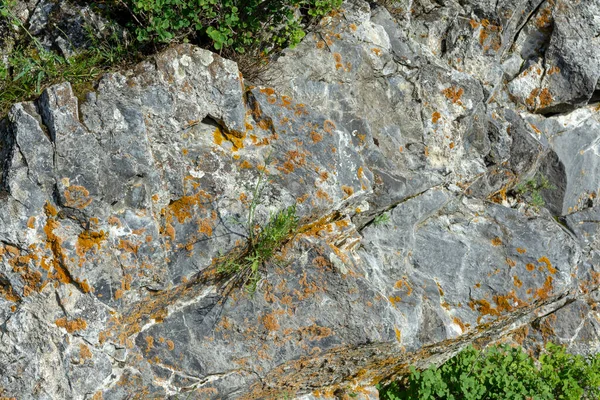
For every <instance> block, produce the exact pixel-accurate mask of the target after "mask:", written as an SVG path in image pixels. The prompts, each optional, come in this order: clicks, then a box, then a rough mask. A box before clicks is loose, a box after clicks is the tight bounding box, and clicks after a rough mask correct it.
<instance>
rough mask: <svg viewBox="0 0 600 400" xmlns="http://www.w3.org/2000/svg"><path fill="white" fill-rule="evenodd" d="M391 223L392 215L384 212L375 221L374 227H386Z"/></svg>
mask: <svg viewBox="0 0 600 400" xmlns="http://www.w3.org/2000/svg"><path fill="white" fill-rule="evenodd" d="M389 222H390V214H389V213H388V212H384V213H383V214H379V215H378V216H376V217H375V218H374V219H373V225H375V226H380V225H385V224H387V223H389Z"/></svg>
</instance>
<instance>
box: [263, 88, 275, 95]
mask: <svg viewBox="0 0 600 400" xmlns="http://www.w3.org/2000/svg"><path fill="white" fill-rule="evenodd" d="M260 92H261V93H263V94H266V95H267V96H273V95H274V94H275V90H274V89H273V88H263V89H260Z"/></svg>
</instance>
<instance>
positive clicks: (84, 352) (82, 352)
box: [79, 343, 92, 360]
mask: <svg viewBox="0 0 600 400" xmlns="http://www.w3.org/2000/svg"><path fill="white" fill-rule="evenodd" d="M79 357H80V358H81V359H82V360H86V359H88V358H92V352H91V351H90V348H89V347H87V346H86V345H85V344H83V343H81V344H80V345H79Z"/></svg>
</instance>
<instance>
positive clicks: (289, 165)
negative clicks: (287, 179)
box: [277, 150, 306, 174]
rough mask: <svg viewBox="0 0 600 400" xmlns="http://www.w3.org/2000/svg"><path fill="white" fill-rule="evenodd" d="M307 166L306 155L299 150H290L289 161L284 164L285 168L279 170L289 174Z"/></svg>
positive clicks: (288, 153)
mask: <svg viewBox="0 0 600 400" xmlns="http://www.w3.org/2000/svg"><path fill="white" fill-rule="evenodd" d="M305 164H306V155H305V154H304V153H301V152H299V151H298V150H290V151H288V152H287V161H286V162H284V163H283V166H281V167H277V169H278V170H280V171H282V172H284V173H286V174H289V173H290V172H293V171H294V170H295V169H296V168H298V167H302V166H304V165H305Z"/></svg>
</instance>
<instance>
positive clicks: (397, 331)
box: [394, 326, 402, 343]
mask: <svg viewBox="0 0 600 400" xmlns="http://www.w3.org/2000/svg"><path fill="white" fill-rule="evenodd" d="M394 331H395V332H396V340H397V341H398V342H400V343H401V342H402V331H400V329H398V327H396V326H394Z"/></svg>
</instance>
